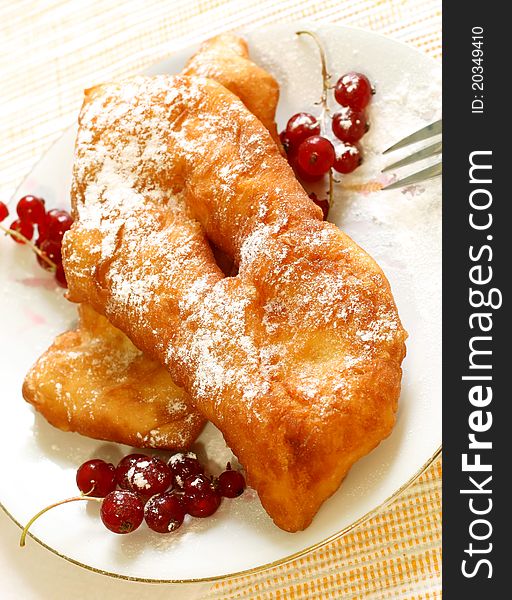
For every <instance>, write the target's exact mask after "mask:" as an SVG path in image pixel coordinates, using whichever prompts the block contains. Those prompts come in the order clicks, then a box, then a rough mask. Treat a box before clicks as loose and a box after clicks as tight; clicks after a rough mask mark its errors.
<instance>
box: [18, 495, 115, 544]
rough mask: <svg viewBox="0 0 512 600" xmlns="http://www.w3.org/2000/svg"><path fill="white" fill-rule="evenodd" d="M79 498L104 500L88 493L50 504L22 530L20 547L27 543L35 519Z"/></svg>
mask: <svg viewBox="0 0 512 600" xmlns="http://www.w3.org/2000/svg"><path fill="white" fill-rule="evenodd" d="M79 500H95V501H96V502H101V501H102V500H103V498H95V497H92V496H86V495H82V496H73V498H67V499H66V500H60V502H55V503H54V504H50V506H47V507H46V508H43V510H40V511H39V512H38V513H37V514H35V515H34V516H33V517H32V518H31V519H30V521H29V522H28V523H27V524H26V525H25V527H24V528H23V531H22V532H21V537H20V547H22V548H23V546H24V545H25V539H26V537H27V533H28V530H29V529H30V528H31V527H32V524H33V523H34V521H36V520H37V519H39V517H40V516H41V515H44V513H45V512H48V511H49V510H50V509H52V508H55V507H56V506H60V505H61V504H67V503H68V502H77V501H79Z"/></svg>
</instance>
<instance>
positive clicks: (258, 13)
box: [0, 0, 441, 600]
mask: <svg viewBox="0 0 512 600" xmlns="http://www.w3.org/2000/svg"><path fill="white" fill-rule="evenodd" d="M297 19H309V20H311V21H324V22H329V23H340V24H345V25H354V26H358V27H363V28H367V29H372V30H374V31H378V32H380V33H383V34H386V35H389V36H391V37H393V38H395V39H398V40H401V41H403V42H406V43H409V44H411V45H413V46H416V47H417V48H419V49H420V50H422V51H424V52H427V53H428V54H430V55H431V56H433V57H434V58H436V59H439V58H440V56H441V2H440V0H307V1H304V0H197V1H193V0H190V1H186V0H171V1H166V0H140V1H139V0H128V1H121V0H101V1H100V0H0V81H1V88H0V139H1V142H2V152H1V154H0V171H1V173H2V177H1V178H0V198H3V199H7V198H9V197H10V196H11V195H12V194H13V193H14V190H15V188H16V186H17V184H18V183H19V182H20V181H21V180H22V178H23V177H24V175H25V174H26V173H27V172H28V171H29V170H30V168H31V166H32V165H33V163H34V162H35V161H36V160H37V158H38V157H39V156H40V155H41V153H42V152H44V151H45V150H46V149H47V148H48V147H49V145H50V144H51V142H52V141H53V140H55V139H56V138H57V137H58V136H59V134H60V133H61V132H62V130H63V129H64V128H66V127H67V126H68V125H69V124H70V123H71V122H72V121H73V119H74V117H75V115H76V110H77V106H79V104H80V102H81V97H82V91H83V89H84V88H86V87H88V86H90V85H91V84H93V83H94V82H97V81H98V80H103V79H111V78H114V77H116V76H120V75H124V76H126V75H130V74H134V73H136V72H138V71H140V70H141V69H143V68H144V67H147V66H149V65H150V64H152V63H154V62H156V61H159V60H161V59H163V58H165V57H166V56H168V55H169V53H170V52H172V49H173V48H178V47H180V46H184V45H187V44H190V43H194V42H198V41H200V40H202V39H204V38H206V37H209V36H211V35H214V34H216V33H219V32H221V31H224V30H228V29H242V28H244V27H246V26H249V25H250V26H251V27H254V26H257V25H265V24H270V23H275V22H277V21H284V20H297ZM2 518H3V517H2ZM66 568H69V569H77V567H74V566H72V565H68V566H66ZM440 571H441V462H440V460H437V461H436V462H434V463H433V464H432V465H431V467H430V468H429V469H428V470H427V471H426V472H425V473H424V474H423V475H422V476H421V477H420V478H419V480H418V481H417V482H416V483H415V484H414V485H413V486H412V487H410V488H409V489H408V490H407V491H406V492H404V493H403V494H402V495H401V496H400V497H399V498H398V499H397V500H396V501H395V502H394V503H393V504H391V505H390V506H389V507H388V508H387V509H385V510H384V511H383V512H381V513H380V514H379V515H377V516H376V517H374V518H372V519H371V520H369V521H367V522H366V523H365V524H363V525H362V526H360V527H358V528H357V529H356V530H355V531H353V532H352V533H350V534H348V535H346V536H344V537H343V538H341V539H338V540H336V541H334V542H332V543H330V544H328V545H326V546H324V547H323V548H321V549H320V550H317V551H316V552H314V553H311V554H309V555H307V556H305V557H303V558H301V559H299V560H296V561H293V562H291V563H288V564H286V565H282V566H280V567H276V568H274V569H272V570H269V571H265V572H262V573H260V574H256V575H250V576H246V577H242V578H239V579H236V580H226V581H221V582H218V583H215V584H213V585H212V586H211V587H210V588H209V589H208V586H207V587H206V589H205V588H203V589H202V590H200V591H199V592H194V593H193V592H192V590H191V591H190V598H192V597H194V598H201V599H202V600H220V599H228V598H250V599H255V600H264V599H265V600H266V599H270V598H272V599H276V600H277V599H285V598H290V599H297V600H298V599H304V600H312V599H313V598H318V599H322V600H323V599H327V598H333V599H341V598H365V599H366V598H368V599H378V600H381V599H384V598H393V599H397V598H403V599H407V600H413V599H419V598H425V599H426V598H440V597H441V591H440V590H441V581H440V579H441V577H440ZM29 576H30V575H29V574H27V577H29ZM77 577H79V575H77ZM100 579H101V578H100ZM96 585H99V586H100V589H99V591H98V590H97V591H96V592H92V591H91V590H88V591H87V592H84V595H83V596H82V595H80V591H78V592H77V594H78V595H76V596H75V597H77V598H82V597H83V598H86V597H87V598H89V599H92V598H96V597H97V598H104V597H105V595H104V594H103V592H101V584H96ZM128 585H132V584H128ZM133 585H141V584H133ZM120 589H121V588H119V590H117V592H115V593H114V596H113V597H116V598H124V597H126V598H128V592H126V595H124V592H122V591H120ZM124 589H126V588H124ZM144 589H146V591H147V594H146V593H144V596H145V597H151V595H152V593H151V589H148V588H147V587H146V588H144ZM79 590H80V587H79ZM104 591H105V592H106V589H105V590H104ZM109 591H110V592H112V591H113V589H110V588H109ZM197 593H199V595H197ZM96 594H97V595H96ZM9 597H11V596H9ZM12 597H13V598H14V597H16V596H12ZM18 597H20V598H21V597H22V596H18ZM31 597H32V596H31ZM33 597H44V598H47V597H48V598H50V596H49V595H48V596H47V595H41V596H37V595H36V596H33ZM54 597H55V598H57V597H59V598H60V597H61V596H60V595H57V593H56V595H55V596H54ZM62 597H63V596H62ZM129 597H130V598H131V597H132V595H131V593H130V594H129ZM180 597H181V595H180ZM52 598H53V597H52Z"/></svg>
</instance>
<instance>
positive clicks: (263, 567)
mask: <svg viewBox="0 0 512 600" xmlns="http://www.w3.org/2000/svg"><path fill="white" fill-rule="evenodd" d="M441 451H442V446H439V448H438V449H437V450H436V451H435V452H434V454H433V455H432V456H431V457H430V458H429V459H428V460H427V462H426V463H425V464H424V465H423V466H422V467H421V468H420V469H419V470H418V471H417V472H416V473H415V474H414V475H413V476H412V477H411V478H410V479H409V480H408V481H406V482H405V483H404V484H403V485H402V486H401V487H399V488H398V489H397V490H396V491H395V492H394V493H393V494H391V496H389V497H388V498H387V499H386V500H384V502H382V503H381V504H379V506H377V507H375V508H373V509H372V510H370V511H368V512H367V513H366V514H365V515H363V516H362V517H360V518H359V519H357V520H356V521H354V522H353V523H351V524H350V525H347V527H344V528H343V529H341V530H340V531H338V532H337V533H334V534H333V535H331V536H329V537H327V538H325V539H324V540H322V541H320V542H317V543H316V544H313V545H312V546H308V547H307V548H304V549H303V550H299V551H298V552H295V553H294V554H290V555H289V556H285V557H283V558H279V559H278V560H275V561H274V562H271V563H266V564H264V565H260V566H258V567H253V568H251V569H246V570H244V571H237V572H235V573H226V574H225V575H215V576H214V577H201V578H198V579H145V578H143V577H131V576H130V575H119V574H118V573H112V572H111V571H104V570H102V569H97V568H95V567H91V566H89V565H86V564H84V563H81V562H79V561H78V560H75V559H74V558H71V557H69V556H66V555H65V554H61V553H60V552H59V551H58V550H55V548H52V547H51V546H48V545H47V544H45V543H44V542H43V541H42V540H40V539H39V538H38V537H36V536H35V535H33V534H32V533H30V531H29V532H28V535H29V536H30V537H31V538H32V539H33V540H34V541H36V542H37V543H38V544H40V545H41V546H42V547H43V548H46V550H49V551H50V552H52V553H53V554H55V555H56V556H58V557H60V558H63V559H64V560H66V561H68V562H70V563H72V564H73V565H76V566H77V567H81V568H82V569H85V570H87V571H92V572H93V573H99V574H100V575H106V576H107V577H112V578H113V579H122V580H124V581H137V582H139V583H208V582H210V583H211V582H215V581H220V580H223V579H232V578H234V577H242V576H244V575H255V574H256V573H261V572H262V571H266V570H268V569H272V568H273V567H279V566H281V565H284V564H286V563H288V562H291V561H292V560H295V559H296V558H301V557H302V556H305V555H306V554H309V553H310V552H313V551H314V550H318V549H319V548H321V547H322V546H325V545H326V544H329V543H330V542H334V541H335V540H337V539H339V538H341V537H343V536H344V535H346V534H347V533H349V532H350V531H352V530H353V529H355V528H356V527H358V526H359V525H362V524H363V523H365V522H366V521H368V520H369V519H371V518H372V517H374V516H375V515H376V514H377V513H379V512H380V511H381V510H383V509H384V508H385V507H386V506H387V505H388V504H391V502H393V501H394V500H396V499H397V498H398V496H400V494H402V493H403V492H405V490H406V489H407V488H409V487H410V486H411V485H412V484H413V483H414V482H415V481H416V480H417V479H418V478H419V477H421V475H423V473H425V471H426V470H427V469H428V468H429V467H430V465H432V464H433V463H434V461H435V460H436V459H437V458H438V457H439V456H440V455H441ZM0 508H2V510H3V511H4V512H5V514H6V515H7V516H8V517H9V518H10V519H11V520H12V521H14V523H16V525H17V526H18V527H19V528H20V529H23V525H21V523H19V522H18V521H17V520H16V519H15V518H14V517H13V516H12V515H11V513H10V512H9V511H8V510H7V509H6V508H5V506H4V505H3V504H2V503H1V502H0Z"/></svg>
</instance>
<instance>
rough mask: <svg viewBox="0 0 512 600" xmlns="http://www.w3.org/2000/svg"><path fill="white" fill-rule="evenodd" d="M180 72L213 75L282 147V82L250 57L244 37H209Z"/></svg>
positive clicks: (188, 74)
mask: <svg viewBox="0 0 512 600" xmlns="http://www.w3.org/2000/svg"><path fill="white" fill-rule="evenodd" d="M181 74H182V75H187V76H202V77H208V78H210V79H214V80H215V81H217V82H218V83H220V84H222V85H223V86H224V87H225V88H227V89H228V90H230V91H231V92H233V94H235V96H238V98H240V100H241V101H242V102H243V103H244V104H245V106H246V107H247V108H248V109H249V111H250V112H252V114H253V115H254V116H255V117H257V118H258V119H259V120H260V121H261V122H262V123H263V125H264V126H265V127H266V128H267V129H268V131H269V132H270V135H271V136H272V137H273V138H274V141H275V142H276V144H277V145H278V147H279V148H281V142H280V140H279V135H278V133H277V127H276V123H275V118H276V108H277V103H278V101H279V86H278V84H277V81H276V80H275V79H274V77H272V75H271V74H270V73H268V72H267V71H265V70H264V69H262V68H261V67H259V66H258V65H257V64H256V63H254V62H252V60H250V58H249V49H248V47H247V42H246V41H245V40H243V39H242V38H240V37H238V36H236V35H233V34H232V33H223V34H221V35H217V36H215V37H213V38H211V39H209V40H206V41H205V42H203V44H202V45H201V48H200V49H199V51H198V52H197V53H196V54H194V56H192V58H191V59H190V60H189V61H188V63H187V64H186V66H185V68H184V70H183V71H182V73H181Z"/></svg>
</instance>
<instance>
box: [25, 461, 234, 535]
mask: <svg viewBox="0 0 512 600" xmlns="http://www.w3.org/2000/svg"><path fill="white" fill-rule="evenodd" d="M76 483H77V486H78V489H79V490H80V491H81V492H82V495H81V496H78V497H75V498H69V499H68V500H64V501H62V502H58V503H56V504H53V505H51V506H49V507H47V508H45V509H43V510H42V511H40V512H39V513H38V514H37V515H35V517H33V518H32V519H31V521H30V522H29V523H28V524H27V526H26V527H25V529H24V531H23V535H22V540H21V545H24V540H25V536H26V533H27V531H28V529H29V527H30V526H31V525H32V523H33V522H34V521H35V520H36V519H37V518H38V517H39V516H41V515H42V514H43V513H44V512H46V511H47V510H49V509H50V508H54V507H55V506H59V505H60V504H63V503H66V502H71V501H74V500H87V499H88V500H92V499H96V500H97V501H99V502H101V510H100V515H101V520H102V521H103V524H104V525H105V527H107V529H109V530H110V531H113V532H114V533H130V532H131V531H134V530H135V529H137V528H138V527H139V526H140V524H141V523H142V521H145V522H146V524H147V526H148V527H149V528H150V529H152V530H153V531H157V532H158V533H169V532H172V531H175V530H176V529H178V527H180V526H181V524H182V523H183V520H184V519H185V515H186V514H189V515H191V516H193V517H209V516H210V515H213V513H214V512H215V511H216V510H217V509H218V508H219V506H220V503H221V500H222V497H225V498H236V497H237V496H240V495H241V494H242V492H243V491H244V489H245V479H244V476H243V475H242V473H240V472H239V471H235V470H233V469H232V468H231V465H230V463H228V464H227V466H226V470H225V471H223V472H222V473H221V474H220V475H219V477H218V478H213V477H210V476H208V475H207V474H206V473H205V469H204V467H203V465H202V464H201V463H200V462H199V460H198V459H197V456H196V455H195V454H194V453H193V452H185V453H184V452H179V453H177V454H174V455H173V456H171V458H170V459H169V461H168V462H167V463H166V462H164V461H163V460H161V459H160V458H157V457H154V456H148V455H146V454H129V455H128V456H125V457H124V458H122V459H121V461H120V462H119V464H118V465H117V467H115V466H114V465H113V464H112V463H107V462H105V461H104V460H101V459H92V460H88V461H87V462H85V463H83V464H82V465H81V466H80V467H79V468H78V470H77V473H76Z"/></svg>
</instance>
